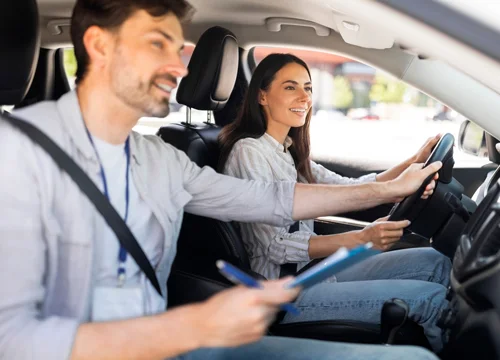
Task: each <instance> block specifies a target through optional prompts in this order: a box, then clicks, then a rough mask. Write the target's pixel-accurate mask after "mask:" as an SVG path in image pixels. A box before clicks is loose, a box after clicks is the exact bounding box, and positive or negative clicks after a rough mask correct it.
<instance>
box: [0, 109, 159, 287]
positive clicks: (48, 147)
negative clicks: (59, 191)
mask: <svg viewBox="0 0 500 360" xmlns="http://www.w3.org/2000/svg"><path fill="white" fill-rule="evenodd" d="M0 117H1V118H3V119H4V120H5V121H7V122H8V123H9V124H11V125H12V126H14V127H16V128H17V129H19V130H20V131H21V132H22V133H24V134H25V135H26V136H28V137H29V138H30V139H31V140H32V141H33V142H35V143H36V144H38V145H39V146H40V147H41V148H42V149H44V150H45V151H46V152H47V154H48V155H49V156H50V157H52V159H53V160H54V162H55V163H56V164H57V165H58V166H59V168H60V169H61V170H63V171H64V172H66V173H67V174H68V175H69V176H70V177H71V178H72V179H73V181H74V182H75V183H76V185H78V187H79V188H80V190H81V191H82V192H83V193H84V194H85V195H86V196H87V197H88V199H89V200H90V201H91V202H92V203H93V204H94V206H95V208H96V209H97V211H98V212H99V213H100V214H101V215H102V217H103V218H104V220H105V221H106V223H107V224H108V225H109V227H110V228H111V230H113V232H114V233H115V235H116V237H117V239H118V241H119V242H120V244H121V245H122V246H123V247H124V248H125V250H126V251H127V252H128V253H129V254H130V256H132V258H133V259H134V260H135V262H136V263H137V265H138V266H139V268H140V269H141V270H142V271H143V272H144V274H145V275H146V276H147V278H148V279H149V281H151V284H153V287H154V288H155V289H156V291H157V292H158V294H159V295H160V296H162V293H161V288H160V284H159V282H158V278H157V277H156V273H155V271H154V269H153V266H152V265H151V263H150V262H149V260H148V258H147V256H146V254H144V251H143V250H142V248H141V246H140V245H139V243H138V242H137V240H136V238H135V237H134V234H132V232H131V231H130V229H129V227H128V226H127V224H126V223H125V221H124V220H123V219H122V217H121V216H120V215H119V214H118V212H117V211H116V210H115V208H114V207H113V205H111V203H110V202H109V200H108V199H107V198H106V196H104V194H103V193H102V192H101V190H99V188H98V187H97V186H96V185H95V184H94V182H93V181H92V180H91V179H90V178H89V176H88V175H87V174H86V173H85V172H84V171H83V170H82V169H81V168H80V166H78V164H77V163H75V161H74V160H73V159H71V157H69V155H68V154H66V152H64V150H62V149H61V148H60V147H59V146H58V145H57V144H56V143H55V142H54V141H53V140H52V139H51V138H49V137H48V136H47V135H46V134H45V133H43V132H42V131H41V130H40V129H38V128H37V127H36V126H34V125H32V124H30V123H29V122H26V121H24V120H21V119H19V118H16V117H14V116H12V115H10V114H7V113H3V114H0Z"/></svg>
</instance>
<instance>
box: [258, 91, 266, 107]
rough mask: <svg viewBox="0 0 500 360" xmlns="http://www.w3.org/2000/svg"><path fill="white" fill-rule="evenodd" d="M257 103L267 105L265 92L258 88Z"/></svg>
mask: <svg viewBox="0 0 500 360" xmlns="http://www.w3.org/2000/svg"><path fill="white" fill-rule="evenodd" d="M259 104H260V105H262V106H265V105H267V94H266V92H265V91H263V90H259Z"/></svg>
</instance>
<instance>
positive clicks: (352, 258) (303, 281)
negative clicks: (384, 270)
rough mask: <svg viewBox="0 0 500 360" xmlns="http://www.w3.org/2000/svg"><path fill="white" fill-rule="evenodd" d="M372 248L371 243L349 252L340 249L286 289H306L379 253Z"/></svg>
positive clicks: (302, 274)
mask: <svg viewBox="0 0 500 360" xmlns="http://www.w3.org/2000/svg"><path fill="white" fill-rule="evenodd" d="M372 246H373V244H372V243H367V244H364V245H361V246H358V247H356V248H353V249H351V250H348V249H347V248H345V247H342V248H340V249H338V250H337V251H336V252H335V253H333V254H332V255H330V256H328V257H327V258H326V259H325V260H323V261H322V262H320V263H319V264H317V265H315V266H313V267H311V268H310V269H307V270H306V271H304V272H303V273H301V274H300V275H298V276H297V277H296V278H295V279H294V280H293V281H292V282H291V283H290V284H288V285H287V287H288V288H292V287H295V286H301V287H302V288H304V289H306V288H308V287H311V286H313V285H315V284H317V283H319V282H322V281H324V280H326V279H328V278H329V277H331V276H333V275H335V273H338V272H339V271H342V270H344V269H346V268H348V267H349V266H352V265H355V264H357V263H359V262H361V261H363V260H365V259H367V258H368V257H371V256H373V255H377V254H379V253H380V251H379V250H374V249H372Z"/></svg>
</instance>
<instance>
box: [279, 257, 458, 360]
mask: <svg viewBox="0 0 500 360" xmlns="http://www.w3.org/2000/svg"><path fill="white" fill-rule="evenodd" d="M450 272H451V262H450V260H449V259H448V258H447V257H446V256H444V255H442V254H440V253H439V252H437V251H435V250H434V249H432V248H415V249H405V250H396V251H390V252H386V253H382V254H379V255H376V256H373V257H371V258H369V259H367V260H365V261H363V262H361V263H359V264H358V265H355V266H352V267H350V268H348V269H346V270H344V271H342V272H340V273H338V274H337V275H336V277H337V281H338V282H336V283H335V282H323V283H320V284H317V285H315V286H313V287H311V288H309V289H306V290H304V291H303V292H302V293H301V294H300V295H299V297H298V299H297V301H296V305H297V307H298V308H299V309H300V310H301V313H300V314H299V315H291V314H287V315H286V316H285V318H284V319H283V323H293V322H302V321H318V320H352V321H361V322H368V323H372V324H380V314H381V309H382V306H383V304H384V302H385V301H387V300H389V299H391V298H399V299H402V300H404V301H406V302H407V303H408V305H409V307H410V318H411V319H412V320H413V321H415V322H417V323H418V324H419V325H421V326H422V327H423V329H424V332H425V334H426V336H427V338H428V340H429V342H430V344H431V346H432V347H433V349H434V350H435V351H439V350H441V348H442V346H443V344H442V338H441V329H440V328H439V327H438V326H437V325H436V322H437V320H438V319H439V316H440V313H441V311H442V310H443V309H444V308H445V307H446V306H447V301H446V299H445V296H446V287H447V286H448V284H449V281H450V280H449V277H450Z"/></svg>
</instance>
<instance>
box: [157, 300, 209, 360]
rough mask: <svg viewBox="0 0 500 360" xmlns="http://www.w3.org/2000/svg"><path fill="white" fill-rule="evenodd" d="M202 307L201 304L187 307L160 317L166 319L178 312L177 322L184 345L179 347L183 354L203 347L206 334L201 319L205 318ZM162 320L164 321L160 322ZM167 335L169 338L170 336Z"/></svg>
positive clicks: (170, 311)
mask: <svg viewBox="0 0 500 360" xmlns="http://www.w3.org/2000/svg"><path fill="white" fill-rule="evenodd" d="M200 307H201V304H195V305H185V306H181V307H179V308H177V309H173V310H169V311H167V312H165V313H163V314H161V315H159V316H160V317H165V316H168V315H172V313H174V312H178V314H177V315H178V316H176V319H175V320H176V321H177V326H176V327H177V329H178V330H179V331H181V332H182V335H181V336H182V345H181V344H179V345H180V348H182V349H181V351H182V352H183V353H185V352H189V351H193V350H196V349H199V348H201V347H203V344H204V339H205V333H204V331H203V326H202V323H203V322H202V320H201V319H202V318H203V317H202V314H201V311H200V310H201V309H200ZM162 320H163V319H161V320H160V321H162ZM165 320H166V319H165ZM171 320H172V319H169V320H168V321H171ZM165 335H166V336H169V335H168V334H165Z"/></svg>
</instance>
